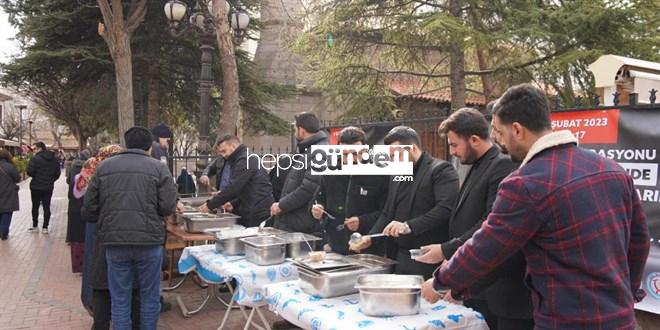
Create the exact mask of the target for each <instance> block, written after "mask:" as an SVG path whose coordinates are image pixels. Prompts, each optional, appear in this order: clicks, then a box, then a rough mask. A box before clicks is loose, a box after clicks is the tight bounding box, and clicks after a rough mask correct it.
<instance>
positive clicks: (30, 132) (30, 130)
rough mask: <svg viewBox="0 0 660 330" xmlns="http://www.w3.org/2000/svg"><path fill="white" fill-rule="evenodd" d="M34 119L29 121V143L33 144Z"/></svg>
mask: <svg viewBox="0 0 660 330" xmlns="http://www.w3.org/2000/svg"><path fill="white" fill-rule="evenodd" d="M32 123H34V122H33V121H32V120H30V121H28V143H29V144H30V145H32Z"/></svg>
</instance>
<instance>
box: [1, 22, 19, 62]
mask: <svg viewBox="0 0 660 330" xmlns="http://www.w3.org/2000/svg"><path fill="white" fill-rule="evenodd" d="M15 35H16V29H14V27H12V26H11V25H9V16H8V15H7V14H6V13H5V12H4V11H2V9H0V63H6V62H7V61H9V58H10V57H11V56H12V55H17V54H18V53H19V51H20V49H19V47H18V42H16V41H14V40H11V39H12V38H14V36H15Z"/></svg>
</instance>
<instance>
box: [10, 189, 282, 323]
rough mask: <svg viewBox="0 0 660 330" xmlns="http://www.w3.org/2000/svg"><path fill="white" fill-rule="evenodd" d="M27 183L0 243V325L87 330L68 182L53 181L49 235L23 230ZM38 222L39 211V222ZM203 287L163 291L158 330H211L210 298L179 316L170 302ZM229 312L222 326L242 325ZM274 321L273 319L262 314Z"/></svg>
mask: <svg viewBox="0 0 660 330" xmlns="http://www.w3.org/2000/svg"><path fill="white" fill-rule="evenodd" d="M28 182H29V181H25V182H23V183H21V190H20V192H19V198H20V204H21V209H20V211H18V212H15V213H14V216H13V218H12V224H11V230H10V234H9V240H7V241H0V260H1V263H2V267H0V329H2V330H4V329H49V330H51V329H66V330H73V329H90V328H91V325H92V319H91V317H90V316H89V315H88V314H87V312H86V311H85V309H83V307H82V305H81V303H80V283H81V277H80V275H76V274H73V273H71V257H70V250H69V246H68V245H67V244H66V243H65V242H64V239H65V236H66V218H67V217H66V211H67V198H66V194H67V190H66V189H67V186H66V182H65V180H64V178H63V177H62V178H60V180H58V181H57V183H56V187H55V192H54V193H53V203H52V206H51V210H52V218H51V224H50V234H49V235H43V234H41V233H38V234H32V233H28V232H27V229H28V228H29V227H30V226H31V225H32V216H31V211H30V210H31V201H30V190H29V187H28ZM41 224H42V215H40V219H39V226H40V227H41ZM202 294H203V290H202V289H200V288H199V287H197V286H195V285H194V284H192V282H191V281H187V283H186V284H184V285H183V286H182V287H181V288H179V289H178V290H176V291H174V292H172V293H165V294H164V296H165V299H166V300H167V301H169V302H171V303H172V305H173V306H172V309H171V310H170V311H168V312H165V313H162V314H161V318H160V322H159V329H216V328H217V327H218V326H219V325H220V322H221V320H222V317H223V315H224V311H225V308H224V306H222V305H221V304H220V303H219V302H217V301H215V300H212V301H211V302H209V305H208V306H207V307H206V308H205V309H204V310H202V311H201V312H200V313H199V314H197V315H195V316H193V317H192V318H189V319H184V318H183V317H182V316H181V312H180V310H179V308H178V306H177V305H176V303H175V299H176V296H178V295H180V296H182V298H183V300H184V301H185V302H186V304H187V305H188V306H196V305H198V304H199V303H200V302H201V300H202ZM238 313H239V312H238V311H232V315H231V317H230V322H229V324H228V326H227V327H226V329H242V328H243V325H244V320H243V319H242V318H241V317H240V315H239V314H238ZM265 314H266V317H267V318H268V319H269V320H270V321H273V320H275V319H277V317H276V316H275V315H274V314H272V313H270V312H266V313H265Z"/></svg>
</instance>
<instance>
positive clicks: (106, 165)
mask: <svg viewBox="0 0 660 330" xmlns="http://www.w3.org/2000/svg"><path fill="white" fill-rule="evenodd" d="M175 207H176V187H175V185H174V180H173V179H172V175H171V174H170V172H169V170H168V169H167V166H166V165H165V164H163V163H161V162H160V161H157V160H155V159H153V158H151V157H149V155H147V154H146V153H145V152H144V151H142V150H139V149H128V150H126V151H124V152H121V153H119V154H117V155H115V156H113V157H110V158H108V159H106V160H104V161H103V162H102V163H101V165H99V167H98V168H97V169H96V173H95V174H94V176H93V177H92V180H91V182H90V183H89V187H88V188H87V193H86V194H85V202H84V205H83V215H84V216H86V218H87V219H88V221H90V222H95V221H97V222H98V224H97V226H98V239H99V240H100V241H101V242H102V244H103V245H162V244H163V243H164V241H165V222H164V220H163V217H165V216H168V215H170V214H172V213H174V209H175Z"/></svg>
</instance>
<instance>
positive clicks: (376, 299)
mask: <svg viewBox="0 0 660 330" xmlns="http://www.w3.org/2000/svg"><path fill="white" fill-rule="evenodd" d="M423 283H424V278H423V277H421V276H418V275H362V276H360V277H358V279H357V284H356V285H355V288H356V289H358V290H359V291H360V310H362V313H364V314H365V315H368V316H401V315H415V314H417V313H419V304H420V298H421V291H422V284H423ZM384 301H386V302H387V303H386V304H384V303H383V302H384Z"/></svg>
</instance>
